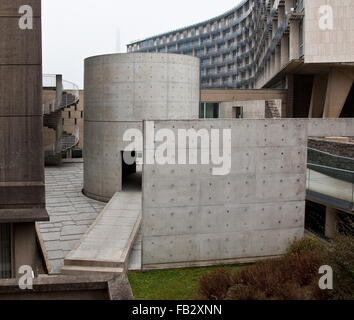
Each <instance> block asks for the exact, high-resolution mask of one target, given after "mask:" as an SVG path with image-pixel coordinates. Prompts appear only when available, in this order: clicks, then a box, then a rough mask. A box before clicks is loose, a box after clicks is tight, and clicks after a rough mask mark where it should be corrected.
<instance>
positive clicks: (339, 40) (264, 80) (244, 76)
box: [128, 0, 354, 117]
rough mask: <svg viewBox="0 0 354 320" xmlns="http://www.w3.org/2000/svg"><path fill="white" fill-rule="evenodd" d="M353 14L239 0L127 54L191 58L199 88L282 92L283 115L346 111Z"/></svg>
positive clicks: (327, 6) (339, 4) (349, 7)
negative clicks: (196, 66)
mask: <svg viewBox="0 0 354 320" xmlns="http://www.w3.org/2000/svg"><path fill="white" fill-rule="evenodd" d="M353 16H354V6H353V3H352V2H351V1H345V0H331V1H327V0H245V1H242V2H241V4H239V5H238V6H237V7H235V8H234V9H232V10H230V11H228V12H226V13H225V14H223V15H221V16H218V17H216V18H213V19H210V20H208V21H204V22H202V23H199V24H195V25H193V26H190V27H186V28H182V29H179V30H175V31H172V32H168V33H164V34H161V35H158V36H155V37H151V38H148V39H145V40H142V41H138V42H134V43H131V44H129V45H128V52H170V53H182V54H186V55H193V56H196V57H198V58H200V61H201V86H202V89H259V88H278V89H288V90H289V97H288V103H287V110H286V113H285V114H284V116H287V117H308V116H309V117H340V116H352V105H351V104H349V105H346V104H347V102H348V101H347V100H348V99H349V97H350V96H351V95H352V94H353V90H352V84H353V78H354V75H353V62H354V39H353V37H350V36H349V35H350V34H352V32H353V31H354V27H353V24H352V22H351V21H352V17H353ZM298 92H301V94H300V95H299V94H298Z"/></svg>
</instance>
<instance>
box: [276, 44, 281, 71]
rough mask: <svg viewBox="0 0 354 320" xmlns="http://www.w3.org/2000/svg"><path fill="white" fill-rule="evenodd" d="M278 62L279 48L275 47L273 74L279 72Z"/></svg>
mask: <svg viewBox="0 0 354 320" xmlns="http://www.w3.org/2000/svg"><path fill="white" fill-rule="evenodd" d="M280 60H281V49H280V46H277V47H276V48H275V64H274V69H275V72H276V73H277V72H279V71H280V68H281V66H280Z"/></svg>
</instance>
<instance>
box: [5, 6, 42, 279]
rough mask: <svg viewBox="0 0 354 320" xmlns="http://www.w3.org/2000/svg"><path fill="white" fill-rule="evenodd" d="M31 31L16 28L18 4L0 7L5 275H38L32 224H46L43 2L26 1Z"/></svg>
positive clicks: (17, 23) (34, 232) (38, 263)
mask: <svg viewBox="0 0 354 320" xmlns="http://www.w3.org/2000/svg"><path fill="white" fill-rule="evenodd" d="M27 4H30V5H32V6H33V7H32V8H33V16H34V18H33V28H32V29H28V30H22V29H21V28H20V27H19V7H20V6H21V5H23V3H21V2H20V1H18V0H14V1H9V0H2V1H1V2H0V26H1V32H0V223H16V224H14V225H13V227H11V230H12V238H11V251H12V252H11V257H9V258H5V257H4V259H6V260H7V261H4V262H7V263H5V265H6V270H4V271H5V274H4V276H6V277H15V276H18V270H19V268H20V266H21V265H31V266H32V268H33V270H34V272H35V273H37V272H38V271H42V269H43V267H44V266H43V265H42V261H41V260H40V259H39V255H40V254H39V250H38V247H37V243H36V231H35V221H46V220H48V214H47V212H46V210H45V195H44V193H45V188H44V169H43V144H42V127H43V119H42V108H41V105H42V97H41V94H40V92H41V87H42V45H41V41H42V37H41V35H42V32H41V1H40V0H30V1H29V3H27Z"/></svg>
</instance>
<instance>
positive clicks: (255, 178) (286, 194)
mask: <svg viewBox="0 0 354 320" xmlns="http://www.w3.org/2000/svg"><path fill="white" fill-rule="evenodd" d="M190 128H194V129H196V130H199V129H202V128H203V129H207V130H208V131H209V133H210V130H211V129H231V131H232V138H231V146H232V149H231V156H232V158H231V163H232V167H231V172H230V174H229V175H226V176H213V175H212V173H211V172H212V167H213V165H164V166H161V165H157V164H144V167H143V254H142V255H143V256H142V264H143V268H145V269H149V268H158V267H168V266H171V265H178V266H195V265H203V264H204V265H208V264H218V263H221V262H223V263H225V262H227V261H235V260H239V259H243V258H259V257H264V256H277V255H280V254H283V253H284V252H285V250H286V248H287V247H288V245H289V242H290V241H292V240H293V239H294V238H295V237H297V238H301V237H302V236H303V233H304V215H305V197H306V160H307V140H308V136H309V134H311V135H323V133H325V132H327V130H329V131H330V132H331V134H336V135H342V134H343V135H352V134H353V131H354V120H353V119H340V120H306V119H287V120H285V119H281V120H270V119H266V120H199V121H155V132H157V131H158V130H159V129H170V130H172V131H173V132H175V134H176V137H177V130H178V129H190ZM145 134H146V132H145ZM147 151H148V149H147V146H146V145H144V154H146V153H147ZM198 151H199V152H200V146H198ZM214 151H215V150H214ZM216 151H219V150H216Z"/></svg>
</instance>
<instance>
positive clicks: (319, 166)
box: [307, 162, 354, 174]
mask: <svg viewBox="0 0 354 320" xmlns="http://www.w3.org/2000/svg"><path fill="white" fill-rule="evenodd" d="M309 166H311V167H317V168H323V169H330V170H333V171H339V172H345V173H350V174H354V171H351V170H345V169H339V168H333V167H328V166H323V165H320V164H314V163H310V162H308V163H307V167H309Z"/></svg>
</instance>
